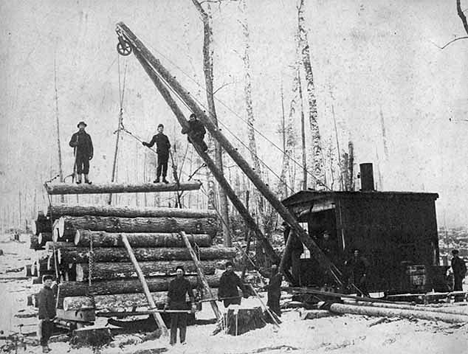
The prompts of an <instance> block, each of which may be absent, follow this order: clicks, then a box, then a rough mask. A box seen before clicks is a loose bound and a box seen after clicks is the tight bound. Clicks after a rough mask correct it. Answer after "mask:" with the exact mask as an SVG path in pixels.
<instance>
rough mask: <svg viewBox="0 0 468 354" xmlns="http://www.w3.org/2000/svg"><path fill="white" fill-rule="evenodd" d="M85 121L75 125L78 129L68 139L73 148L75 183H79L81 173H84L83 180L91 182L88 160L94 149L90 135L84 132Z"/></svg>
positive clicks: (91, 156)
mask: <svg viewBox="0 0 468 354" xmlns="http://www.w3.org/2000/svg"><path fill="white" fill-rule="evenodd" d="M86 126H87V125H86V123H85V122H79V123H78V125H77V127H78V129H79V130H78V131H77V132H76V133H75V134H73V135H72V137H71V139H70V144H69V145H70V146H71V147H72V148H74V152H75V168H76V183H77V184H81V175H82V174H84V181H85V183H87V184H91V182H90V180H89V178H88V173H89V161H90V160H91V159H92V158H93V154H94V149H93V142H92V140H91V136H90V135H89V134H88V133H86V131H85V128H86Z"/></svg>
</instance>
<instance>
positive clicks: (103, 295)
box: [31, 204, 235, 311]
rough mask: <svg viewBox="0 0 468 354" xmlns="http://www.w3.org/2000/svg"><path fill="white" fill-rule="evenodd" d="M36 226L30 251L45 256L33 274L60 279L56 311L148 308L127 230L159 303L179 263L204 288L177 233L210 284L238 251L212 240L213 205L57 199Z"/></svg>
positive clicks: (214, 284)
mask: <svg viewBox="0 0 468 354" xmlns="http://www.w3.org/2000/svg"><path fill="white" fill-rule="evenodd" d="M33 224H34V226H35V230H34V235H33V236H32V237H31V248H34V249H37V250H41V249H45V252H44V251H42V253H45V254H43V255H42V256H41V257H40V258H39V259H38V260H37V261H36V262H35V263H34V265H33V266H32V267H31V268H32V269H34V270H33V271H32V272H31V273H33V274H32V275H36V276H38V277H39V278H40V277H41V276H42V275H43V274H47V273H52V274H54V275H57V276H58V277H59V282H60V285H59V289H58V308H63V309H64V310H78V309H82V308H90V307H94V308H96V309H98V310H110V311H116V310H122V309H134V308H137V307H146V306H148V302H147V300H146V298H145V296H144V294H143V288H142V286H141V283H140V281H139V280H138V277H137V273H136V271H135V268H134V266H133V264H132V263H131V262H130V258H129V256H128V253H127V251H126V249H125V247H124V245H123V243H122V240H121V236H122V235H126V236H127V238H128V240H129V242H130V244H131V246H132V248H133V251H134V254H135V256H136V258H137V260H138V262H139V264H140V266H141V268H142V271H143V273H144V275H145V278H146V281H147V283H148V287H149V289H150V291H151V294H152V296H153V299H154V301H155V303H156V304H157V305H162V304H163V303H165V301H166V294H167V289H168V285H169V282H170V281H171V280H172V279H173V277H174V276H175V270H176V267H177V266H179V265H182V266H184V268H185V270H186V278H187V279H188V280H189V281H190V282H191V283H192V286H193V287H194V288H195V287H197V288H201V285H200V282H199V279H198V277H197V272H196V268H195V264H194V262H193V261H192V258H191V256H190V253H189V250H188V249H187V248H186V245H185V243H184V241H183V239H182V237H181V236H180V235H179V232H180V231H185V233H186V234H187V236H188V238H189V240H190V242H191V244H192V246H194V248H195V249H196V252H197V253H198V258H199V259H200V263H201V265H202V267H203V271H204V273H205V275H206V277H207V280H208V283H209V285H210V287H212V288H217V287H218V285H219V274H215V270H216V269H217V268H221V267H222V266H223V264H224V263H225V262H226V261H227V260H230V259H232V258H234V256H235V248H226V247H221V246H213V245H212V244H213V242H212V241H213V238H214V237H216V234H217V231H218V229H219V225H218V220H217V218H216V214H215V212H214V211H212V210H194V209H174V208H130V207H118V206H80V205H67V204H57V205H52V206H50V207H49V209H48V212H47V214H46V215H39V216H38V219H37V220H36V221H35V222H34V223H33ZM217 273H219V272H217ZM213 290H214V291H215V290H216V289H213ZM215 294H216V291H215ZM200 296H203V294H202V292H200ZM205 296H206V295H205Z"/></svg>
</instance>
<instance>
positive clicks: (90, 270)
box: [87, 230, 96, 307]
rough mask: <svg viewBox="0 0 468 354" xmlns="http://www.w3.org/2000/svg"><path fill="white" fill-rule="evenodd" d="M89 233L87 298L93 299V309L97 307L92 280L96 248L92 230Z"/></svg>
mask: <svg viewBox="0 0 468 354" xmlns="http://www.w3.org/2000/svg"><path fill="white" fill-rule="evenodd" d="M88 232H89V256H88V294H87V296H88V297H89V298H90V299H91V302H92V304H93V307H96V304H95V302H94V296H93V294H92V285H93V283H92V279H93V270H94V247H93V234H92V233H91V231H90V230H88Z"/></svg>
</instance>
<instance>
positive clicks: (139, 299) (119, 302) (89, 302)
mask: <svg viewBox="0 0 468 354" xmlns="http://www.w3.org/2000/svg"><path fill="white" fill-rule="evenodd" d="M211 291H212V292H213V295H214V297H215V298H217V296H218V289H217V288H213V289H211ZM151 296H152V297H153V300H154V302H155V303H156V305H157V306H161V305H164V304H166V303H167V291H159V292H152V293H151ZM187 301H189V299H188V297H187ZM62 306H63V309H64V310H70V311H71V310H75V311H76V310H80V309H82V308H93V307H94V306H95V308H96V310H110V311H116V310H119V309H125V308H130V309H131V308H134V307H135V308H141V307H147V306H149V305H148V300H147V299H146V296H145V295H144V294H143V293H133V294H111V295H96V296H94V297H93V298H90V297H88V296H73V297H65V298H62Z"/></svg>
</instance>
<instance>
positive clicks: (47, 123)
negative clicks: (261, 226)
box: [0, 0, 468, 226]
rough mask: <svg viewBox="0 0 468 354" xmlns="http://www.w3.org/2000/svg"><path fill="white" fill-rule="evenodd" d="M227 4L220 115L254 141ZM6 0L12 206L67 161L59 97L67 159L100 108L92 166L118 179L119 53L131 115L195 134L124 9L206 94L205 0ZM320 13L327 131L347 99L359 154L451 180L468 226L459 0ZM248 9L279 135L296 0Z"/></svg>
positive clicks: (391, 169) (266, 129)
mask: <svg viewBox="0 0 468 354" xmlns="http://www.w3.org/2000/svg"><path fill="white" fill-rule="evenodd" d="M465 8H468V4H465ZM212 10H213V13H214V40H215V43H214V48H215V86H216V87H220V86H223V85H226V86H223V88H222V89H221V90H220V91H219V92H218V93H217V96H216V97H217V99H218V102H217V105H218V106H217V108H218V115H219V119H220V120H221V121H222V122H223V124H225V125H226V127H225V132H226V134H227V135H228V138H230V139H231V141H232V142H233V144H234V145H236V146H239V147H240V148H242V147H241V145H240V144H241V143H240V142H239V141H238V140H237V139H236V138H234V137H233V136H232V135H230V134H229V131H232V132H233V133H234V134H235V135H236V137H237V138H239V139H240V140H242V141H243V142H245V143H246V142H247V136H246V126H245V124H244V122H243V120H242V119H245V108H244V104H243V102H244V101H243V66H242V51H243V36H242V31H241V27H240V24H239V19H241V18H242V15H241V14H240V10H239V8H238V4H237V2H231V3H230V4H227V5H222V6H218V5H214V6H213V9H212ZM0 13H1V15H2V22H1V24H0V30H1V35H0V44H1V49H0V75H1V85H2V95H0V120H1V121H0V124H1V136H0V143H1V146H2V152H1V156H0V170H1V171H2V172H3V175H2V185H1V188H2V189H1V191H2V194H3V196H4V197H3V198H2V203H3V204H4V205H5V204H6V203H10V202H11V201H12V200H14V198H15V197H17V195H18V190H19V189H22V190H23V191H24V193H30V194H31V195H33V194H32V192H30V191H32V190H34V189H40V186H41V184H42V183H43V182H44V181H45V180H46V179H48V178H51V177H53V176H54V175H55V174H56V173H58V162H57V142H56V125H55V119H56V112H55V107H56V106H55V105H56V103H57V102H58V112H59V118H60V138H61V142H62V143H61V149H62V154H63V161H64V169H65V172H64V173H66V174H68V173H70V172H71V171H72V169H73V156H72V149H71V148H70V147H69V146H68V141H69V139H70V137H71V135H72V133H73V132H74V131H76V124H77V123H78V122H79V121H80V120H85V121H86V122H87V123H88V128H87V130H88V132H89V133H90V134H91V136H92V137H93V141H94V144H95V149H96V154H95V158H94V159H93V161H92V168H91V173H90V174H91V177H92V179H93V180H94V181H96V182H105V181H109V180H110V171H111V169H112V158H113V149H114V144H115V135H114V134H113V132H114V131H115V129H116V127H117V116H118V112H119V66H120V80H121V87H123V80H124V79H125V90H124V91H123V92H125V96H124V112H125V114H124V120H125V121H124V122H125V125H126V127H127V128H128V129H129V130H130V131H132V132H133V133H134V134H135V135H136V136H139V137H141V138H143V139H146V140H149V139H150V138H151V136H152V134H153V133H154V132H155V128H156V126H157V124H158V123H164V124H165V125H166V132H167V133H168V135H169V137H170V138H171V140H172V141H174V142H176V141H177V142H178V143H179V144H180V147H181V149H184V148H185V138H184V137H183V136H181V135H180V134H179V130H180V128H179V127H178V126H177V125H176V121H175V119H174V117H173V115H172V113H171V111H170V110H169V109H168V108H167V107H166V105H165V103H164V101H163V100H162V99H161V98H160V97H159V94H158V93H157V91H156V90H155V88H154V87H153V85H152V84H151V82H150V81H149V79H148V78H147V76H146V75H145V73H144V72H143V70H142V68H141V67H140V66H139V64H138V63H137V61H136V59H135V58H134V57H133V56H129V57H126V58H123V57H118V55H117V54H116V50H115V46H116V43H117V41H116V35H115V24H116V23H117V22H119V21H123V22H125V23H126V24H127V25H128V26H129V27H130V28H131V29H132V30H133V32H134V33H135V34H136V35H137V36H138V37H139V38H140V39H141V40H142V41H143V42H144V43H145V44H146V45H147V46H148V48H149V49H150V50H151V51H152V52H153V53H154V54H155V55H156V56H157V57H158V58H160V59H161V60H162V62H163V63H164V64H165V65H167V67H168V69H169V70H171V72H172V73H173V75H175V76H177V78H178V79H179V81H180V82H182V84H183V85H185V86H186V87H187V88H188V89H189V90H190V91H191V93H193V94H194V95H196V96H197V97H198V98H199V99H200V100H201V101H204V95H203V91H202V88H203V82H204V79H203V71H202V56H201V49H202V40H203V28H202V24H201V21H200V18H199V16H198V13H197V11H196V10H195V8H194V6H193V5H192V2H191V1H190V0H157V1H154V0H148V1H144V0H140V1H132V0H125V1H123V0H122V1H120V0H100V1H91V0H89V1H76V0H75V1H71V0H55V1H51V0H42V1H37V0H17V1H7V0H0ZM305 17H306V24H307V27H308V30H309V42H310V51H311V55H312V65H313V70H314V76H315V82H316V87H317V103H318V109H319V124H320V129H321V133H322V136H323V140H324V141H325V142H328V141H333V142H334V141H335V132H334V125H333V115H332V109H333V111H334V113H335V118H336V120H337V126H338V134H339V140H340V144H341V148H342V149H344V148H345V147H346V146H347V143H348V141H349V140H352V141H353V143H354V145H355V149H356V151H355V152H356V163H357V164H359V163H363V162H372V163H374V170H375V172H376V181H377V187H378V189H380V190H394V191H416V192H423V191H425V192H437V193H439V195H440V197H439V199H438V201H437V204H436V205H437V212H438V219H439V226H443V225H444V223H445V222H446V223H447V225H448V226H462V225H466V224H467V223H468V203H467V201H466V199H467V197H468V185H467V183H466V181H467V178H468V163H467V161H468V144H467V139H468V138H467V136H468V121H466V120H467V119H468V85H467V81H468V40H465V41H458V42H456V43H453V44H451V45H450V46H448V47H447V48H446V49H444V50H441V49H439V48H438V47H437V45H439V46H442V45H443V44H445V43H447V42H448V41H450V40H452V39H454V38H456V37H458V36H462V35H464V34H465V35H466V33H464V32H463V31H464V30H463V26H462V24H461V21H460V19H459V18H458V16H457V13H456V8H455V0H453V1H436V0H419V1H410V2H409V1H406V0H394V1H388V0H372V1H370V0H369V1H361V2H356V1H351V0H349V1H348V0H339V1H338V0H336V1H330V0H327V1H325V0H314V1H310V0H309V1H306V12H305ZM248 20H249V24H250V30H251V40H252V44H251V47H252V53H251V65H252V70H253V74H252V78H253V101H254V114H255V116H256V120H257V124H258V127H259V129H260V130H261V131H262V133H263V134H264V135H266V136H267V137H268V139H269V140H271V141H273V142H274V143H275V144H279V145H280V144H281V141H280V136H279V134H278V133H277V130H278V125H279V122H280V117H281V102H280V86H281V83H282V84H283V87H284V91H285V105H286V107H288V106H289V102H288V100H290V98H291V94H290V91H291V87H292V69H291V68H292V65H293V64H294V58H295V44H294V34H295V31H296V21H297V20H296V7H295V1H293V0H250V1H248ZM54 71H55V73H56V74H55V75H54ZM124 73H125V74H124ZM55 76H56V78H57V93H58V101H56V99H55V84H54V77H55ZM183 109H185V107H183ZM186 112H187V111H186ZM382 122H383V123H384V128H385V132H386V141H385V142H384V140H383V138H382V127H383V125H382ZM258 143H259V146H260V156H261V157H262V159H263V160H265V161H266V162H267V163H268V164H269V165H271V167H272V168H273V169H274V170H275V171H279V168H280V164H279V163H278V161H280V158H281V155H280V153H279V152H278V151H276V150H275V149H274V148H273V147H272V146H271V144H270V143H269V142H268V141H265V140H263V139H262V138H261V137H259V138H258ZM121 146H122V150H123V152H122V153H121V155H120V156H119V163H120V164H119V180H126V179H127V180H131V181H133V182H137V181H143V179H144V176H143V173H142V172H141V171H142V164H144V163H145V161H146V160H145V158H144V156H145V153H144V150H143V149H142V148H141V146H140V145H139V144H137V143H136V142H135V141H134V140H133V139H132V138H131V137H124V138H123V139H122V145H121ZM246 154H247V153H246ZM132 156H137V158H132ZM146 178H147V180H152V176H147V177H146ZM28 191H29V192H28Z"/></svg>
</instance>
